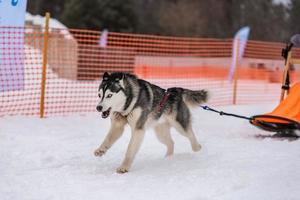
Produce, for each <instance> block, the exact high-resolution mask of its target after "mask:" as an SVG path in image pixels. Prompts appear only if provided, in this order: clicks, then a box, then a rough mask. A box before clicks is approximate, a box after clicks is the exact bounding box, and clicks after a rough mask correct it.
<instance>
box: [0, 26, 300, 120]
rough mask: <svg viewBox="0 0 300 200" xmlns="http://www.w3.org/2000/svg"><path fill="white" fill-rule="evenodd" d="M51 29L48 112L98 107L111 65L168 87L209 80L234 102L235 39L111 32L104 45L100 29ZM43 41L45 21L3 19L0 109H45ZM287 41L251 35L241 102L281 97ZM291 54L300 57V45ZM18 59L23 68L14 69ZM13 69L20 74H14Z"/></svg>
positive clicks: (297, 75)
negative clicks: (10, 23)
mask: <svg viewBox="0 0 300 200" xmlns="http://www.w3.org/2000/svg"><path fill="white" fill-rule="evenodd" d="M50 27H51V24H50ZM49 31H50V33H49V39H48V40H49V46H48V50H47V55H48V60H47V66H46V67H47V71H46V85H45V86H46V87H45V105H44V106H45V116H53V115H66V114H69V113H87V112H93V111H95V106H96V104H97V101H98V99H97V98H98V97H97V89H98V84H99V83H100V79H101V75H102V74H103V73H104V72H105V71H109V72H113V71H124V72H129V73H135V74H137V75H138V76H139V77H140V78H143V79H146V80H148V81H150V82H152V83H154V84H157V85H159V86H161V87H164V88H168V87H175V86H177V87H186V88H189V89H202V88H206V89H208V90H209V91H211V93H212V97H211V100H210V102H209V103H210V104H212V105H228V104H232V98H233V97H232V96H233V83H232V82H230V81H228V78H227V77H228V72H229V67H230V63H231V54H232V39H214V38H186V37H167V36H155V35H144V34H129V33H114V32H109V33H108V35H107V44H106V46H104V47H101V46H100V45H99V40H100V39H101V32H99V31H91V30H78V29H54V28H50V30H49ZM16 39H20V41H22V40H23V42H16ZM43 44H44V29H43V27H38V26H32V27H26V28H18V27H0V116H4V115H36V116H38V115H39V112H40V103H41V102H40V97H41V82H42V80H41V78H42V58H43V54H42V52H43ZM284 46H285V44H283V43H272V42H262V41H249V42H248V44H247V47H246V49H245V56H244V58H243V60H242V61H241V63H240V68H239V79H238V86H237V99H236V102H237V104H250V103H265V102H270V101H273V102H274V101H277V99H279V95H280V86H281V79H282V71H283V66H284V62H283V59H282V58H281V48H283V47H284ZM19 54H22V55H19ZM293 56H295V57H300V51H299V49H295V51H294V52H293ZM21 58H22V59H21ZM15 63H19V64H21V65H22V66H23V68H22V69H19V70H15V69H14V66H15ZM3 74H4V75H3ZM8 74H14V75H17V76H12V77H13V78H11V80H10V81H9V82H8V81H7V79H6V78H5V76H7V75H8ZM299 80H300V69H299V66H294V70H293V71H291V81H292V82H295V81H299ZM14 86H16V87H14ZM1 88H15V89H9V90H8V89H5V90H3V89H1Z"/></svg>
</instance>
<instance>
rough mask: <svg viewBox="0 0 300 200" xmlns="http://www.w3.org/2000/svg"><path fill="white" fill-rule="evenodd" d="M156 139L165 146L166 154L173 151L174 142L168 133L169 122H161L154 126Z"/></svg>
mask: <svg viewBox="0 0 300 200" xmlns="http://www.w3.org/2000/svg"><path fill="white" fill-rule="evenodd" d="M154 130H155V134H156V136H157V139H158V140H159V141H160V142H161V143H162V144H164V145H166V147H167V153H166V156H171V155H173V153H174V142H173V140H172V137H171V134H170V125H169V123H163V124H159V125H157V126H155V128H154Z"/></svg>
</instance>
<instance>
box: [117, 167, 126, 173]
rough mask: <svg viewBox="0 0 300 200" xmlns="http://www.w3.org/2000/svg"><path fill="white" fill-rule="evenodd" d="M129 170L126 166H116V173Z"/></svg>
mask: <svg viewBox="0 0 300 200" xmlns="http://www.w3.org/2000/svg"><path fill="white" fill-rule="evenodd" d="M128 171H129V169H128V168H127V167H119V168H117V173H118V174H124V173H127V172H128Z"/></svg>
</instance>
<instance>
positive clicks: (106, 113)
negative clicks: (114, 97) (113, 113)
mask: <svg viewBox="0 0 300 200" xmlns="http://www.w3.org/2000/svg"><path fill="white" fill-rule="evenodd" d="M110 110H111V108H109V109H108V110H106V111H103V112H102V118H104V119H105V118H107V117H108V116H109V114H110Z"/></svg>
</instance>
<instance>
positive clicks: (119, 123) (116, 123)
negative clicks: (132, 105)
mask: <svg viewBox="0 0 300 200" xmlns="http://www.w3.org/2000/svg"><path fill="white" fill-rule="evenodd" d="M126 123H127V121H126V119H125V118H121V117H120V116H119V117H117V118H116V117H114V118H112V120H111V127H110V130H109V132H108V134H107V136H106V137H105V139H104V141H103V142H102V144H101V145H100V147H99V148H97V149H96V150H95V151H94V155H95V156H102V155H103V154H105V153H106V151H107V150H108V149H109V148H110V147H111V146H112V145H113V144H114V143H115V142H116V141H117V140H118V139H119V138H120V137H121V135H122V133H123V131H124V127H125V124H126Z"/></svg>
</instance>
